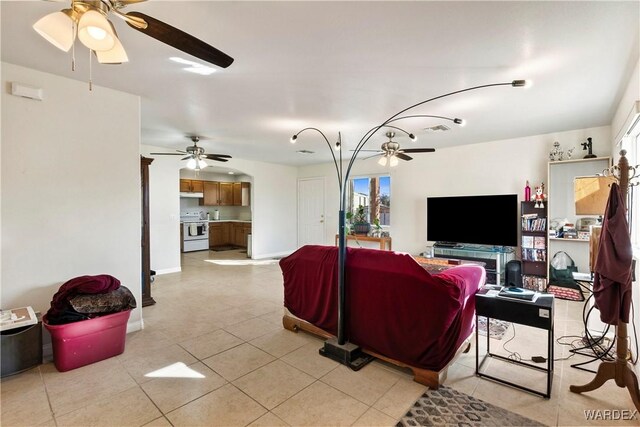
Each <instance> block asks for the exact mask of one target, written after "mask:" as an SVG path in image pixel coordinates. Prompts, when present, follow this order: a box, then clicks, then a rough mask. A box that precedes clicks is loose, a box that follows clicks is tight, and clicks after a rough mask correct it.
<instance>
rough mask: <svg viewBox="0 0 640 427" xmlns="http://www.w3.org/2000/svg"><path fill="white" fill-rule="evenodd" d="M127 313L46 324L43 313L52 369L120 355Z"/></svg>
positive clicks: (68, 368)
mask: <svg viewBox="0 0 640 427" xmlns="http://www.w3.org/2000/svg"><path fill="white" fill-rule="evenodd" d="M130 314H131V310H126V311H121V312H118V313H113V314H108V315H106V316H100V317H95V318H93V319H89V320H82V321H80V322H73V323H67V324H64V325H49V324H48V323H47V316H46V315H45V316H44V318H43V319H42V320H43V323H44V326H45V328H47V330H48V331H49V333H50V334H51V342H52V344H53V363H54V364H55V365H56V369H57V370H58V371H60V372H65V371H69V370H71V369H75V368H79V367H81V366H85V365H89V364H91V363H95V362H98V361H100V360H104V359H108V358H109V357H113V356H117V355H119V354H121V353H122V352H123V351H124V342H125V337H126V335H127V321H128V320H129V315H130Z"/></svg>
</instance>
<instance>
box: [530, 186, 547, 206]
mask: <svg viewBox="0 0 640 427" xmlns="http://www.w3.org/2000/svg"><path fill="white" fill-rule="evenodd" d="M545 198H546V195H545V194H544V184H541V185H536V194H535V195H534V196H533V201H535V202H536V203H535V204H534V205H533V207H534V208H538V209H544V200H545Z"/></svg>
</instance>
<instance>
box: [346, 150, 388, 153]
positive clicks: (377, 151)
mask: <svg viewBox="0 0 640 427" xmlns="http://www.w3.org/2000/svg"><path fill="white" fill-rule="evenodd" d="M349 151H356V150H349ZM365 151H370V152H372V153H373V152H376V153H382V150H360V152H365Z"/></svg>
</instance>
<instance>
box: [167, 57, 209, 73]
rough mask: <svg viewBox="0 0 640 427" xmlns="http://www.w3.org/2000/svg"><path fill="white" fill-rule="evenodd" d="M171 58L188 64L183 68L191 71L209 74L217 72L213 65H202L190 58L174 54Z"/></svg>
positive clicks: (179, 62)
mask: <svg viewBox="0 0 640 427" xmlns="http://www.w3.org/2000/svg"><path fill="white" fill-rule="evenodd" d="M169 59H170V60H171V61H173V62H177V63H178V64H183V65H188V67H186V68H183V70H185V71H189V72H190V73H196V74H200V75H203V76H208V75H210V74H213V73H215V72H216V69H215V68H213V67H209V66H206V65H202V64H200V63H198V62H194V61H189V60H188V59H183V58H179V57H177V56H172V57H171V58H169Z"/></svg>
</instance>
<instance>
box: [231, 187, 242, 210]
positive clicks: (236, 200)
mask: <svg viewBox="0 0 640 427" xmlns="http://www.w3.org/2000/svg"><path fill="white" fill-rule="evenodd" d="M233 206H242V183H241V182H234V183H233Z"/></svg>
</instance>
